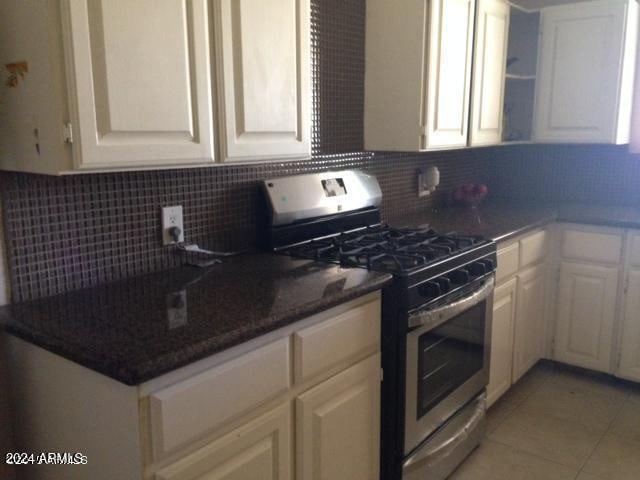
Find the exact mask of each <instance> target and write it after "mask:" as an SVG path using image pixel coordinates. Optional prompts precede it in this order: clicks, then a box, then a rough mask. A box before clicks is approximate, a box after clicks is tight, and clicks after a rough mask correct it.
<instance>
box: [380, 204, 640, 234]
mask: <svg viewBox="0 0 640 480" xmlns="http://www.w3.org/2000/svg"><path fill="white" fill-rule="evenodd" d="M386 221H387V222H388V223H389V224H390V225H393V226H396V227H402V226H419V225H424V226H426V225H428V226H430V227H431V228H433V229H434V230H436V231H439V232H454V231H455V232H458V233H464V234H469V235H482V236H484V237H487V238H490V239H492V240H495V241H498V242H500V241H504V240H508V239H510V238H513V237H515V236H517V235H520V234H521V233H524V232H526V231H527V230H531V229H534V228H536V227H540V226H543V225H546V224H548V223H551V222H555V221H560V222H574V223H586V224H593V225H603V226H611V227H619V228H638V229H640V206H639V207H632V206H611V205H587V204H579V203H538V202H537V203H535V204H522V203H520V204H518V203H515V204H514V203H499V202H494V203H487V204H485V205H481V206H479V207H478V208H477V209H471V208H466V207H446V208H440V209H434V210H426V211H424V212H420V213H412V214H408V215H396V216H389V217H388V218H386Z"/></svg>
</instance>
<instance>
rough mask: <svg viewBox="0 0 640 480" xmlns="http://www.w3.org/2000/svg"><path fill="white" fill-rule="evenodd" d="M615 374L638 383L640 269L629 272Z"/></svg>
mask: <svg viewBox="0 0 640 480" xmlns="http://www.w3.org/2000/svg"><path fill="white" fill-rule="evenodd" d="M636 238H638V237H636ZM617 374H618V375H619V376H621V377H624V378H628V379H629V380H635V381H636V382H640V268H634V269H631V270H630V271H629V280H628V285H627V291H626V292H625V296H624V317H623V321H622V337H621V342H620V366H619V367H618V372H617Z"/></svg>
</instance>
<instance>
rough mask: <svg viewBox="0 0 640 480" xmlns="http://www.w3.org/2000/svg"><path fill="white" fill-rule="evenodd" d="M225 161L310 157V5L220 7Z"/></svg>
mask: <svg viewBox="0 0 640 480" xmlns="http://www.w3.org/2000/svg"><path fill="white" fill-rule="evenodd" d="M214 6H215V17H214V19H215V24H216V50H217V53H218V70H219V72H218V85H217V87H218V102H219V107H220V108H219V112H220V118H221V119H222V121H221V122H220V127H221V137H222V138H221V147H222V152H223V157H224V160H256V159H265V158H287V157H295V158H303V157H308V156H310V153H311V150H310V148H311V143H310V100H311V99H310V95H311V91H310V76H311V70H310V7H309V0H272V1H269V2H265V1H264V0H214Z"/></svg>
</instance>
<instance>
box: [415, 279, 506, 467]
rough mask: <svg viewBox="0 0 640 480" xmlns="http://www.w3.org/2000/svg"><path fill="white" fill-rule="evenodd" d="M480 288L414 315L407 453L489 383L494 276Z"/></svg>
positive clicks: (486, 280) (479, 285) (480, 281)
mask: <svg viewBox="0 0 640 480" xmlns="http://www.w3.org/2000/svg"><path fill="white" fill-rule="evenodd" d="M475 287H476V288H474V289H473V290H472V291H471V292H470V293H469V294H467V295H465V296H464V297H463V298H458V299H454V300H452V301H451V302H450V303H446V304H444V305H441V306H437V307H435V308H431V309H424V310H420V309H418V310H416V311H414V312H411V313H410V314H409V327H410V328H413V329H412V330H410V331H409V332H408V334H407V359H406V361H407V363H406V372H407V373H406V375H407V378H406V392H405V393H406V396H405V442H404V445H405V447H404V453H405V455H408V454H410V453H411V452H412V451H413V450H414V449H415V448H416V447H417V446H418V445H419V444H420V443H421V442H422V441H424V440H425V439H426V438H427V437H428V436H429V435H430V434H431V433H433V432H434V431H435V430H436V429H437V428H438V427H440V426H441V425H442V424H444V423H445V422H446V421H447V420H448V419H449V418H450V417H451V416H452V415H453V414H455V413H456V412H457V411H458V410H459V409H460V408H462V407H463V406H464V405H465V404H467V403H468V402H469V401H470V400H471V399H472V398H474V397H475V396H477V395H478V393H479V392H480V391H481V390H482V389H483V388H484V387H486V385H487V383H488V381H489V357H490V342H491V315H492V311H493V288H494V275H493V274H491V275H488V276H487V277H485V278H484V279H482V280H479V281H478V283H477V284H476V286H475Z"/></svg>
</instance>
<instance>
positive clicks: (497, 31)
mask: <svg viewBox="0 0 640 480" xmlns="http://www.w3.org/2000/svg"><path fill="white" fill-rule="evenodd" d="M477 8H478V10H477V13H476V41H475V50H474V54H473V83H472V89H471V130H470V145H472V146H475V145H496V144H499V143H501V142H502V128H503V111H504V108H503V107H504V84H505V68H506V64H507V43H508V40H509V15H510V10H511V9H510V7H509V5H508V4H507V3H506V2H504V1H502V0H479V1H478V4H477Z"/></svg>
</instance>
